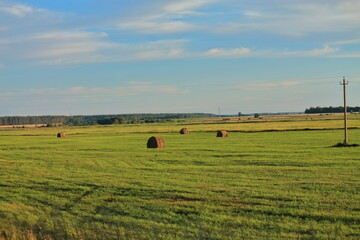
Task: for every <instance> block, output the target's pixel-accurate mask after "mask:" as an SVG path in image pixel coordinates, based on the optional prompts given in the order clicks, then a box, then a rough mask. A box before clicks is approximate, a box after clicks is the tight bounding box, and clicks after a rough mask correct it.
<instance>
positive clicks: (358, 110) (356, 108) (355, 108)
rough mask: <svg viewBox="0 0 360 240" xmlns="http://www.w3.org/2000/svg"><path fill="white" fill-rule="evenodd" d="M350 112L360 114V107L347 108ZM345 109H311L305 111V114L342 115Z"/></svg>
mask: <svg viewBox="0 0 360 240" xmlns="http://www.w3.org/2000/svg"><path fill="white" fill-rule="evenodd" d="M346 110H347V111H348V112H360V107H347V108H346ZM341 112H344V107H332V106H330V107H310V108H307V109H305V113H341Z"/></svg>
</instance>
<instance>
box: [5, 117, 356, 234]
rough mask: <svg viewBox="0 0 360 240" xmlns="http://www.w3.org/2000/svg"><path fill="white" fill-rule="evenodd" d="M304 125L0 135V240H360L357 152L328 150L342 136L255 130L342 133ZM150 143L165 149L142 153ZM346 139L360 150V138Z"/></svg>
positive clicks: (322, 123)
mask: <svg viewBox="0 0 360 240" xmlns="http://www.w3.org/2000/svg"><path fill="white" fill-rule="evenodd" d="M353 121H354V122H353V125H356V124H358V120H356V119H355V120H353ZM304 122H305V123H304ZM304 122H302V121H294V122H292V124H293V125H292V124H291V123H289V125H286V124H287V123H286V124H285V125H284V122H277V123H276V122H270V123H268V122H264V123H253V125H251V123H234V124H233V123H232V124H223V125H221V124H216V123H215V124H197V125H191V124H188V125H187V127H188V128H189V129H190V131H191V133H190V134H189V135H180V134H178V131H179V130H180V129H181V128H182V127H183V125H178V124H150V125H137V126H131V125H128V126H121V125H119V126H105V127H101V126H91V127H71V128H70V127H67V128H62V129H61V131H66V132H67V133H68V137H66V138H64V139H58V138H56V133H57V132H58V131H60V129H57V128H39V129H10V130H1V131H0V169H1V176H0V179H1V181H0V234H2V235H3V237H5V239H7V238H8V239H26V238H27V239H31V238H32V239H35V238H37V239H46V238H50V239H81V238H83V239H359V238H360V230H359V228H358V226H359V224H360V208H359V202H360V195H359V187H360V177H359V176H360V175H359V173H360V168H359V167H360V155H359V151H360V148H355V147H353V148H351V147H350V148H332V147H330V146H332V145H334V144H336V143H337V142H339V141H341V139H342V134H343V133H342V131H341V130H313V131H280V132H261V131H263V130H269V129H276V130H282V129H301V128H318V129H326V128H340V127H341V120H333V121H331V120H324V121H320V120H319V121H316V124H315V123H312V124H308V122H307V121H304ZM328 123H329V125H327V124H328ZM247 124H250V125H251V126H250V125H247ZM339 124H340V126H338V125H339ZM249 126H250V127H249ZM218 129H225V130H230V135H229V138H216V137H215V136H216V130H218ZM231 131H232V132H231ZM242 131H250V132H242ZM251 131H255V132H251ZM152 135H161V136H162V137H163V138H164V140H165V144H166V147H165V149H147V148H146V141H147V139H148V138H149V137H150V136H152ZM349 135H350V140H351V142H352V143H360V130H359V129H352V130H350V132H349Z"/></svg>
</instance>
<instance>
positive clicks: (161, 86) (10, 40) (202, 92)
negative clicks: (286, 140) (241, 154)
mask: <svg viewBox="0 0 360 240" xmlns="http://www.w3.org/2000/svg"><path fill="white" fill-rule="evenodd" d="M343 76H345V78H346V80H347V81H349V84H348V85H347V94H348V97H347V98H348V104H349V105H350V106H359V105H360V1H359V0H316V1H314V0H151V1H150V0H61V1H49V0H18V1H10V0H0V83H1V85H0V86H1V88H0V116H13V115H80V114H87V115H91V114H121V113H179V112H181V113H184V112H206V113H216V114H217V113H218V111H219V108H220V111H221V114H237V113H238V112H242V113H255V112H297V111H299V112H301V111H304V110H305V108H308V107H312V106H324V107H325V106H340V105H342V104H343V102H342V86H341V85H340V84H339V81H342V79H343Z"/></svg>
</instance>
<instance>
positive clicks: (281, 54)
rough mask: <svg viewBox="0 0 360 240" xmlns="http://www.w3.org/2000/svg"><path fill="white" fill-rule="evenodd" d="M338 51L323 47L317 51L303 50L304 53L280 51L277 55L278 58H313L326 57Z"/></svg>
mask: <svg viewBox="0 0 360 240" xmlns="http://www.w3.org/2000/svg"><path fill="white" fill-rule="evenodd" d="M338 51H339V49H338V48H332V47H329V46H324V47H323V48H317V49H312V50H305V51H282V52H279V53H278V56H279V57H315V56H324V55H328V54H331V53H335V52H338Z"/></svg>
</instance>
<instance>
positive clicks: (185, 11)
mask: <svg viewBox="0 0 360 240" xmlns="http://www.w3.org/2000/svg"><path fill="white" fill-rule="evenodd" d="M215 2H218V1H217V0H183V1H170V2H168V1H163V2H160V3H158V4H157V3H152V4H155V6H156V8H154V7H152V8H149V11H148V12H145V13H143V15H142V16H136V17H134V18H129V19H124V20H122V21H121V22H120V23H119V24H118V27H119V28H120V29H124V30H132V31H138V32H141V33H145V34H169V33H178V32H187V31H194V30H198V29H199V26H196V24H193V23H190V22H187V21H186V17H189V16H194V15H199V14H200V13H199V12H198V11H197V10H198V9H199V8H202V7H204V6H207V5H211V4H213V3H215Z"/></svg>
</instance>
